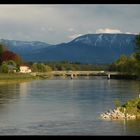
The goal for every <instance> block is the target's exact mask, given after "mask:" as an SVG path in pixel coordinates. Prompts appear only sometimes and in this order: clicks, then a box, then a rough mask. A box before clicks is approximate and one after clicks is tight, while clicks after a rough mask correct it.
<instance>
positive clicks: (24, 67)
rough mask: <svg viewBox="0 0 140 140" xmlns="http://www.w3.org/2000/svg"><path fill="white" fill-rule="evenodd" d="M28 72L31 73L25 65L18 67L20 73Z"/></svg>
mask: <svg viewBox="0 0 140 140" xmlns="http://www.w3.org/2000/svg"><path fill="white" fill-rule="evenodd" d="M30 72H32V71H31V69H30V68H29V67H28V66H26V65H21V66H20V73H30Z"/></svg>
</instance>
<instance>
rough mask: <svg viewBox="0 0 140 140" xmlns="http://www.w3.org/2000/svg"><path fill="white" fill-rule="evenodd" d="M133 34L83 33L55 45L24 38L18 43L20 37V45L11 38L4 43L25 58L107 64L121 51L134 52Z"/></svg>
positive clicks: (30, 59)
mask: <svg viewBox="0 0 140 140" xmlns="http://www.w3.org/2000/svg"><path fill="white" fill-rule="evenodd" d="M134 38H135V35H133V34H107V33H106V34H86V35H83V36H80V37H77V38H75V39H74V40H72V41H70V42H68V43H62V44H57V45H49V44H47V43H42V42H28V43H29V44H30V45H29V44H28V43H27V42H23V43H22V41H20V43H21V45H20V43H18V42H16V43H15V41H11V42H9V44H7V45H8V46H9V49H11V50H12V51H15V52H16V53H19V54H20V55H21V56H22V57H23V59H24V60H26V61H63V60H67V61H72V62H80V63H92V64H93V63H94V64H101V63H102V64H107V63H111V62H113V61H114V60H116V59H117V58H119V56H120V55H121V54H125V55H127V56H129V55H130V54H131V53H132V52H134V48H135V44H134ZM26 43H27V44H28V45H26ZM11 44H12V45H11ZM21 46H22V47H21ZM21 48H22V49H21ZM23 50H24V51H23ZM27 54H28V55H27Z"/></svg>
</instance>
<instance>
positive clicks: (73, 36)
mask: <svg viewBox="0 0 140 140" xmlns="http://www.w3.org/2000/svg"><path fill="white" fill-rule="evenodd" d="M81 35H83V34H73V35H70V36H69V38H71V39H75V38H76V37H79V36H81Z"/></svg>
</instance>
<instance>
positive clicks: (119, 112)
mask: <svg viewBox="0 0 140 140" xmlns="http://www.w3.org/2000/svg"><path fill="white" fill-rule="evenodd" d="M100 116H101V118H102V119H105V120H125V119H126V120H135V119H140V98H135V99H132V100H128V101H127V102H126V103H125V104H123V105H121V106H120V107H117V108H116V109H113V110H109V111H107V112H105V113H102V114H101V115H100Z"/></svg>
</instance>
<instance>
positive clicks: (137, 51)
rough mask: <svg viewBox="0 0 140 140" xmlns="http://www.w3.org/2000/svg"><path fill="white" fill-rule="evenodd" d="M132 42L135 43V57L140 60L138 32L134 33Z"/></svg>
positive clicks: (139, 35) (139, 36)
mask: <svg viewBox="0 0 140 140" xmlns="http://www.w3.org/2000/svg"><path fill="white" fill-rule="evenodd" d="M134 43H135V44H136V47H135V51H136V56H137V59H138V60H140V33H139V34H138V35H136V37H135V39H134Z"/></svg>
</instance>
